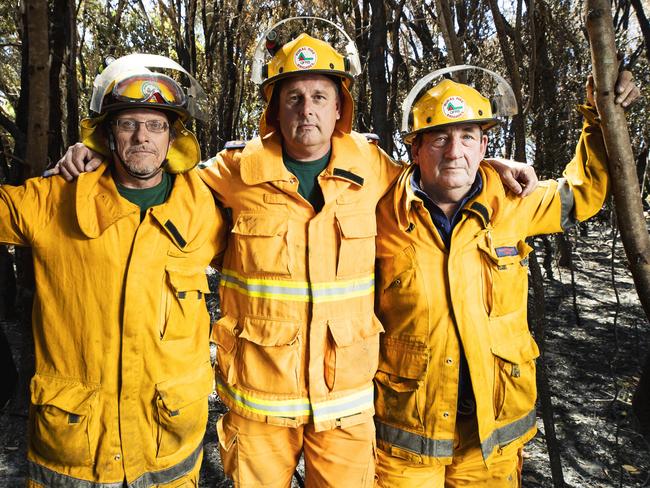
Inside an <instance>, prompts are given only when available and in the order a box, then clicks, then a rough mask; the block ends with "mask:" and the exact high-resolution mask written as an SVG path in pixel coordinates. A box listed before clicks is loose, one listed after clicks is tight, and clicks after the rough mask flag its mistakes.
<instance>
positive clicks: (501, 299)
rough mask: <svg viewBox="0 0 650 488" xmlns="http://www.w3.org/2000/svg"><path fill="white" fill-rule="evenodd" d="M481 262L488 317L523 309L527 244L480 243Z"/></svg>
mask: <svg viewBox="0 0 650 488" xmlns="http://www.w3.org/2000/svg"><path fill="white" fill-rule="evenodd" d="M478 247H479V249H480V250H481V251H482V256H483V259H482V262H483V280H482V281H483V300H484V304H485V309H486V311H487V313H488V315H489V316H490V317H500V316H502V315H507V314H509V313H512V312H515V311H517V310H521V309H522V308H523V309H525V308H526V303H527V300H528V254H530V252H531V251H532V250H533V248H532V247H530V246H529V245H528V244H526V241H519V242H518V243H517V244H516V245H499V246H492V245H488V244H484V243H479V245H478Z"/></svg>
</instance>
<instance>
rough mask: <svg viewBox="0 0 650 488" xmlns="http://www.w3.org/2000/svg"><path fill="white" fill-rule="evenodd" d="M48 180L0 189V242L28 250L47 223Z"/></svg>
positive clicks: (49, 193) (48, 206) (32, 181)
mask: <svg viewBox="0 0 650 488" xmlns="http://www.w3.org/2000/svg"><path fill="white" fill-rule="evenodd" d="M53 178H58V177H52V178H31V179H29V180H27V181H26V182H25V184H23V185H21V186H10V185H2V186H0V242H2V243H4V244H13V245H16V246H30V245H32V244H33V243H34V241H35V239H36V235H35V234H36V232H37V231H38V230H39V229H42V228H43V227H45V225H46V224H47V221H48V220H49V217H48V215H49V213H50V212H49V211H50V210H51V209H52V208H53V205H54V203H53V202H52V201H51V200H52V198H51V193H52V181H51V180H52V179H53Z"/></svg>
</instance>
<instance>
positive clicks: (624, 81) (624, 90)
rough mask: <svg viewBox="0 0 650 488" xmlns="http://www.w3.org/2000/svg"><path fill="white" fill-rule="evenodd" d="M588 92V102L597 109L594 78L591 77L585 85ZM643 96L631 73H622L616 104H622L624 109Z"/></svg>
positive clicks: (619, 76)
mask: <svg viewBox="0 0 650 488" xmlns="http://www.w3.org/2000/svg"><path fill="white" fill-rule="evenodd" d="M585 88H586V90H587V102H589V105H591V106H592V107H596V101H595V99H594V77H593V75H589V77H588V78H587V83H586V85H585ZM640 96H641V91H640V90H639V87H638V86H636V84H635V83H634V78H633V77H632V72H631V71H627V70H624V71H621V72H620V73H619V74H618V79H617V80H616V99H615V100H614V102H615V103H620V104H621V106H623V107H629V106H630V105H631V104H632V103H633V102H634V101H635V100H636V99H637V98H639V97H640Z"/></svg>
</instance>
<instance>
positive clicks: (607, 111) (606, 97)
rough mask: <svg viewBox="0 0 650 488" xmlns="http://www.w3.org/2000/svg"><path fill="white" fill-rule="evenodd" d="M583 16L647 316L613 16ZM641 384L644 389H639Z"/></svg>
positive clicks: (621, 218) (645, 248)
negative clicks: (618, 85) (617, 91)
mask: <svg viewBox="0 0 650 488" xmlns="http://www.w3.org/2000/svg"><path fill="white" fill-rule="evenodd" d="M585 18H586V19H587V31H588V33H589V40H590V43H591V59H592V63H593V71H594V83H595V93H596V105H597V106H598V112H599V115H600V118H601V120H602V128H603V136H604V139H605V146H606V147H607V154H608V159H609V172H610V174H611V175H615V177H614V178H612V179H611V185H612V193H613V194H614V202H615V204H616V215H617V217H618V226H619V229H620V231H621V240H622V241H623V247H624V248H625V254H626V255H627V258H628V261H629V263H630V269H631V271H632V277H633V278H634V284H635V286H636V290H637V293H638V295H639V299H640V301H641V305H642V306H643V310H644V311H645V315H646V318H650V235H648V229H647V224H646V221H645V218H644V215H643V205H642V202H641V191H640V188H639V180H638V178H637V174H636V164H635V160H634V154H633V152H632V146H631V143H630V136H629V133H628V131H627V121H626V120H625V113H624V112H623V108H622V107H621V106H620V105H616V104H615V103H614V98H615V83H616V79H617V77H618V59H617V57H616V44H615V37H614V27H613V24H612V12H611V5H610V2H609V0H587V2H586V3H585ZM648 364H650V360H648V361H646V368H645V370H644V372H643V381H642V382H640V384H639V387H638V389H637V391H636V394H635V397H634V403H633V407H634V409H635V411H636V412H638V413H641V415H640V416H639V419H640V420H641V422H642V429H643V430H644V431H645V432H648V430H650V418H649V417H648V416H647V414H646V415H643V413H645V412H648V411H650V394H648V391H647V384H648V382H649V380H648V375H649V374H650V371H649V367H648ZM644 385H645V387H646V390H645V391H643V388H644Z"/></svg>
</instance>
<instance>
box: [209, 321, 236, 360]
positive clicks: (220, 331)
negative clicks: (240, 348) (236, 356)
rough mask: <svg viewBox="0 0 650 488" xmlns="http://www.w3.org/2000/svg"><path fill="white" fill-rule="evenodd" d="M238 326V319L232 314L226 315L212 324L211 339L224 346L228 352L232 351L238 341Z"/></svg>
mask: <svg viewBox="0 0 650 488" xmlns="http://www.w3.org/2000/svg"><path fill="white" fill-rule="evenodd" d="M236 327H237V319H236V318H235V317H232V316H230V315H224V316H223V317H221V318H220V319H219V320H217V321H216V322H215V323H214V325H213V326H212V334H211V337H210V339H211V341H212V342H214V343H216V344H217V345H218V346H219V347H223V349H224V350H225V351H226V352H232V350H233V348H234V347H235V343H236V342H237V333H236V332H235V329H236Z"/></svg>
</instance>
